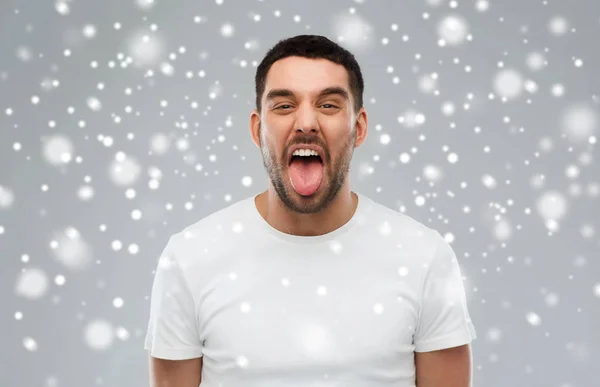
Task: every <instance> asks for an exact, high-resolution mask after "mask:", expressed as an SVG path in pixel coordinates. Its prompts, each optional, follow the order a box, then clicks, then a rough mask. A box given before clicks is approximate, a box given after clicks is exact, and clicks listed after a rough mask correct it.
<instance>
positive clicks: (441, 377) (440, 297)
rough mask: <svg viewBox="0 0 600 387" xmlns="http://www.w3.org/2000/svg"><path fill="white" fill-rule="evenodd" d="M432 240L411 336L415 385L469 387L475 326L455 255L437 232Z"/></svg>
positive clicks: (419, 386) (425, 386)
mask: <svg viewBox="0 0 600 387" xmlns="http://www.w3.org/2000/svg"><path fill="white" fill-rule="evenodd" d="M435 239H436V241H437V242H435V245H436V246H435V248H434V253H433V256H432V259H431V260H430V261H429V265H428V266H429V267H428V272H427V273H426V274H425V276H424V279H423V286H422V296H421V309H420V314H419V321H418V323H417V329H416V332H415V335H414V344H415V373H416V379H417V386H418V387H471V368H472V360H471V345H470V343H471V341H473V340H474V339H475V338H476V332H475V327H474V326H473V323H472V322H471V318H470V316H469V312H468V309H467V300H466V293H465V289H464V284H463V279H462V274H461V270H460V267H459V264H458V260H457V259H456V255H455V254H454V251H453V250H452V247H451V246H450V245H449V244H448V243H447V242H445V241H444V239H443V237H442V236H441V235H439V233H438V234H437V235H436V236H435Z"/></svg>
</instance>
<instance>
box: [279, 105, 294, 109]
mask: <svg viewBox="0 0 600 387" xmlns="http://www.w3.org/2000/svg"><path fill="white" fill-rule="evenodd" d="M285 106H292V105H279V106H277V107H276V108H275V109H276V110H277V109H282V108H284V107H285ZM284 110H285V109H284Z"/></svg>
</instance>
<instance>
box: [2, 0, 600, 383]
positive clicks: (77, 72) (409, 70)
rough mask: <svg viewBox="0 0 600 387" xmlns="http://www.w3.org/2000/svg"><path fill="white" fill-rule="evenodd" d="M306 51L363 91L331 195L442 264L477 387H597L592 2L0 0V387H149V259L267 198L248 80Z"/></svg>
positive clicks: (597, 30)
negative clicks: (373, 206)
mask: <svg viewBox="0 0 600 387" xmlns="http://www.w3.org/2000/svg"><path fill="white" fill-rule="evenodd" d="M303 33H314V34H322V35H326V36H328V37H330V38H331V39H332V40H335V41H338V42H339V43H340V44H342V45H344V46H345V47H347V48H349V49H350V50H351V51H352V52H354V53H355V54H356V57H357V59H358V61H359V63H360V64H361V66H362V69H363V71H364V77H365V81H366V88H365V94H364V100H365V107H366V109H367V111H368V113H369V124H370V125H369V127H370V134H369V137H368V139H367V142H366V143H365V144H364V145H363V146H362V147H360V148H358V149H356V151H355V155H354V159H353V164H352V171H351V176H350V178H351V181H352V188H353V189H354V190H357V191H360V192H362V193H364V194H366V195H368V196H370V197H371V198H373V199H374V200H376V201H378V202H379V203H382V204H384V205H386V206H389V207H391V208H393V209H395V210H397V211H401V212H404V213H406V214H408V215H409V216H411V217H413V218H415V219H417V220H419V221H421V222H423V223H425V224H427V225H429V226H430V227H433V228H435V229H437V230H439V231H440V232H441V233H442V234H443V235H444V236H445V237H446V238H447V240H448V241H449V242H451V244H452V246H453V248H454V250H455V252H456V253H457V256H458V258H459V261H460V265H461V268H462V270H463V274H464V277H465V283H466V288H467V297H468V300H469V308H470V312H471V317H472V318H473V321H474V324H475V327H476V329H477V332H478V339H477V340H476V341H475V342H474V343H473V356H474V359H473V361H474V382H475V383H474V385H475V386H485V387H506V386H511V387H593V386H600V378H599V377H598V374H597V370H596V372H594V364H596V366H595V367H597V366H598V364H599V363H600V329H599V327H600V255H599V252H600V250H599V246H600V243H599V242H600V230H599V227H600V206H599V204H598V203H599V199H600V168H599V166H598V161H597V158H598V145H597V136H598V127H599V121H600V109H599V97H598V94H599V93H600V81H599V79H598V70H597V69H598V68H600V54H599V49H598V47H599V43H598V38H599V37H600V3H599V2H598V1H597V0H585V1H584V0H571V1H568V2H566V1H558V0H548V1H542V0H528V1H521V0H502V1H500V0H478V1H477V0H469V1H463V0H460V1H447V0H405V1H400V0H395V1H376V0H362V1H359V0H355V1H351V0H345V1H342V0H338V1H323V0H321V1H306V0H303V1H287V0H286V1H284V0H281V1H275V0H265V1H246V0H244V1H233V0H219V1H214V0H210V1H209V0H202V1H200V0H197V1H174V0H168V1H167V0H154V1H151V0H111V1H84V0H73V1H67V0H59V1H54V0H52V1H25V0H21V1H11V0H2V1H1V2H0V53H1V55H0V264H1V269H0V286H1V288H0V303H1V304H0V305H1V308H0V310H1V314H0V332H1V333H0V386H1V387H30V386H40V387H79V386H110V387H117V386H122V387H125V386H127V387H130V386H133V387H137V386H147V385H148V354H147V353H146V352H145V351H144V350H143V338H144V335H145V332H146V327H147V322H148V316H149V295H150V290H151V284H152V279H153V271H154V269H155V267H156V263H157V259H158V257H159V255H160V252H161V250H162V248H163V247H164V245H165V243H166V241H167V239H168V237H169V235H170V234H172V233H174V232H177V231H179V230H181V229H182V228H183V227H185V226H186V225H188V224H191V223H193V222H195V221H197V220H198V219H200V218H202V217H204V216H205V215H207V214H209V213H212V212H214V211H216V210H219V209H221V208H223V207H225V206H227V205H229V204H232V203H233V202H235V201H238V200H240V199H242V198H245V197H248V196H249V195H254V194H256V193H258V192H260V191H262V190H264V189H265V188H266V184H267V176H266V173H265V172H264V169H263V165H262V161H261V156H260V152H259V150H258V149H257V148H256V147H255V146H254V144H253V143H252V142H251V140H250V135H249V131H248V119H249V115H250V112H251V110H252V108H253V107H254V97H255V96H254V80H253V77H254V73H255V70H256V66H257V64H258V62H260V60H261V59H262V57H263V55H264V54H265V53H266V51H267V49H268V48H269V47H270V46H272V45H273V44H274V43H276V42H277V41H278V40H279V39H281V38H284V37H288V36H291V35H296V34H303ZM365 243H368V241H365Z"/></svg>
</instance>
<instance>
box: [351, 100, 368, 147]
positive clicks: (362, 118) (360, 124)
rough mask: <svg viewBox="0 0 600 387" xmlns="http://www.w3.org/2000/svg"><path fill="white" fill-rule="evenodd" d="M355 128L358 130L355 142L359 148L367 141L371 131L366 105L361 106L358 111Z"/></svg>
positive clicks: (355, 145)
mask: <svg viewBox="0 0 600 387" xmlns="http://www.w3.org/2000/svg"><path fill="white" fill-rule="evenodd" d="M354 130H355V131H356V143H355V144H354V147H355V148H357V147H359V146H361V145H362V143H363V142H365V140H366V139H367V135H368V133H369V121H368V117H367V111H366V110H365V108H364V107H361V108H360V110H359V111H358V115H357V117H356V124H355V127H354Z"/></svg>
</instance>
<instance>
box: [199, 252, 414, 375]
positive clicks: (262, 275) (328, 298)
mask: <svg viewBox="0 0 600 387" xmlns="http://www.w3.org/2000/svg"><path fill="white" fill-rule="evenodd" d="M280 262H282V261H280ZM266 267H268V270H266V269H265V268H266ZM415 284H416V281H412V280H411V279H410V278H406V279H404V280H403V279H402V278H400V277H399V276H398V274H397V271H396V270H395V267H394V266H389V267H388V266H387V265H373V266H371V267H364V266H359V265H352V264H349V263H348V262H345V264H343V265H341V264H337V263H336V262H335V261H332V262H331V264H330V265H323V264H319V265H311V264H308V263H307V262H306V261H303V262H302V264H289V261H288V262H287V263H286V264H285V265H284V264H276V263H271V264H270V265H268V266H264V265H261V264H257V262H256V261H254V262H252V261H247V262H245V263H244V264H241V265H238V266H236V267H232V268H228V270H225V271H222V273H221V274H220V275H219V276H216V277H214V279H213V281H211V283H210V284H209V286H207V288H206V289H205V292H204V294H203V297H202V302H201V308H200V312H199V314H200V315H199V316H198V320H199V327H200V332H199V334H200V337H201V339H202V340H203V342H204V354H205V364H206V363H207V362H208V363H211V361H212V364H213V365H214V366H215V367H219V368H220V369H219V370H218V372H220V373H225V372H230V373H237V374H238V375H240V376H241V375H247V376H250V375H265V374H269V375H271V376H273V375H274V374H277V373H281V374H285V375H290V374H294V373H298V375H302V374H306V373H313V374H314V373H315V372H317V373H318V372H322V373H323V375H324V377H327V375H328V374H335V373H340V374H341V373H344V372H348V371H349V370H353V369H354V370H357V369H360V370H361V371H359V372H366V373H368V372H372V373H373V374H377V372H378V370H379V371H381V370H385V369H386V367H387V368H389V367H393V365H394V364H399V363H400V362H401V361H408V360H409V359H412V356H413V352H412V351H413V348H414V347H413V346H412V339H413V333H414V329H415V327H416V323H417V317H418V305H417V300H416V294H417V293H416V292H415V290H416V289H415ZM215 371H217V370H215Z"/></svg>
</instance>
